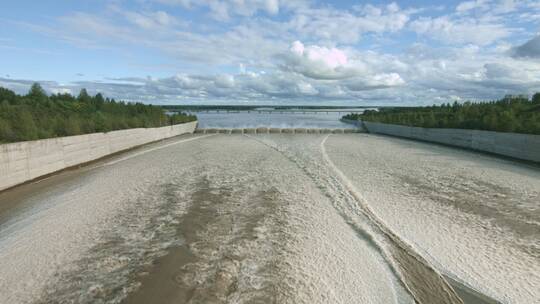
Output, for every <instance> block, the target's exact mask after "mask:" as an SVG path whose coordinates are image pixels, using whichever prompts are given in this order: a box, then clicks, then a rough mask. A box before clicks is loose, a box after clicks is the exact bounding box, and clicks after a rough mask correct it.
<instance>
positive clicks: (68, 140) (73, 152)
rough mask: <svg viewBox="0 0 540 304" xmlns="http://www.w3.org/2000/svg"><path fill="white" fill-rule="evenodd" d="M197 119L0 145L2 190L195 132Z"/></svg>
mask: <svg viewBox="0 0 540 304" xmlns="http://www.w3.org/2000/svg"><path fill="white" fill-rule="evenodd" d="M196 126H197V122H196V121H195V122H189V123H185V124H179V125H174V126H167V127H161V128H137V129H127V130H119V131H112V132H107V133H92V134H85V135H78V136H68V137H58V138H50V139H43V140H35V141H26V142H19V143H11V144H3V145H0V176H1V178H0V191H1V190H4V189H7V188H10V187H13V186H16V185H18V184H21V183H24V182H26V181H30V180H33V179H35V178H38V177H40V176H44V175H47V174H50V173H53V172H56V171H59V170H62V169H65V168H69V167H73V166H76V165H80V164H83V163H86V162H90V161H93V160H96V159H99V158H101V157H104V156H107V155H109V154H113V153H116V152H120V151H123V150H127V149H130V148H133V147H136V146H140V145H143V144H147V143H150V142H153V141H157V140H161V139H165V138H169V137H173V136H177V135H181V134H186V133H193V132H194V131H195V128H196Z"/></svg>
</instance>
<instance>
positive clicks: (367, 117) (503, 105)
mask: <svg viewBox="0 0 540 304" xmlns="http://www.w3.org/2000/svg"><path fill="white" fill-rule="evenodd" d="M343 118H345V119H351V120H363V121H370V122H380V123H388V124H396V125H405V126H413V127H423V128H455V129H474V130H487V131H498V132H514V133H527V134H540V93H536V94H535V95H534V96H533V97H532V99H528V98H527V97H524V96H507V97H505V98H503V99H501V100H497V101H490V102H479V103H472V102H465V103H458V102H454V104H449V103H448V104H442V105H439V106H437V105H434V106H428V107H407V108H404V107H396V108H383V109H379V111H373V110H367V111H365V112H364V113H362V114H348V115H345V116H344V117H343Z"/></svg>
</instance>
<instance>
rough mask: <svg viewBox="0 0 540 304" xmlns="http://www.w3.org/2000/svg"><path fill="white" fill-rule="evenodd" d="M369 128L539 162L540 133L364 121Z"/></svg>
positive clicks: (371, 131) (378, 131)
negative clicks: (440, 127) (421, 126)
mask: <svg viewBox="0 0 540 304" xmlns="http://www.w3.org/2000/svg"><path fill="white" fill-rule="evenodd" d="M364 125H365V127H366V129H367V130H368V132H370V133H376V134H385V135H392V136H399V137H404V138H412V139H418V140H423V141H429V142H435V143H441V144H446V145H450V146H456V147H462V148H467V149H472V150H478V151H483V152H489V153H494V154H499V155H503V156H508V157H513V158H517V159H522V160H528V161H534V162H540V135H532V134H517V133H502V132H492V131H481V130H463V129H431V128H417V127H407V126H400V125H391V124H381V123H374V122H364Z"/></svg>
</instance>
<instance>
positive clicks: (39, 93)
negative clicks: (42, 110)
mask: <svg viewBox="0 0 540 304" xmlns="http://www.w3.org/2000/svg"><path fill="white" fill-rule="evenodd" d="M26 96H27V97H29V98H31V99H33V100H35V101H37V102H44V101H46V100H47V93H46V92H45V90H43V88H42V87H41V85H39V83H37V82H36V83H34V84H33V85H32V87H30V91H29V92H28V95H26Z"/></svg>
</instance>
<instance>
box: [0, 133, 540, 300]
mask: <svg viewBox="0 0 540 304" xmlns="http://www.w3.org/2000/svg"><path fill="white" fill-rule="evenodd" d="M392 151H393V153H392ZM396 153H399V155H400V157H395V156H396V155H397V154H396ZM426 159H429V160H430V161H429V162H428V161H426ZM447 163H452V164H454V167H453V168H448V167H447ZM471 164H474V166H473V165H471ZM419 166H420V168H422V169H425V170H427V171H426V172H424V171H422V170H420V169H419ZM478 172H482V173H478ZM473 175H474V176H475V179H472V178H471V176H473ZM503 175H505V176H506V177H509V178H512V179H513V180H514V181H516V182H515V183H512V184H511V185H508V184H507V183H505V178H504V177H501V176H503ZM423 178H426V180H423ZM427 179H429V180H427ZM448 180H452V183H451V184H450V185H448V184H447V183H448V182H447V181H448ZM539 183H540V173H538V170H537V169H535V168H530V169H529V168H527V167H524V166H522V165H519V164H514V163H511V162H506V161H500V160H497V159H493V158H489V157H484V156H477V155H476V154H474V153H469V152H461V151H458V150H454V149H450V148H441V147H437V146H432V145H426V144H414V145H413V144H410V142H407V141H402V140H396V139H389V138H386V137H380V136H372V135H360V134H331V135H330V134H302V135H300V134H296V135H291V134H265V135H255V134H249V135H235V134H232V135H222V134H215V135H214V134H212V135H190V136H184V137H181V138H178V139H173V140H169V141H166V142H163V143H159V144H154V145H151V146H147V147H145V148H142V149H139V150H135V151H132V152H130V153H127V154H123V155H120V156H117V157H115V158H113V159H109V160H106V161H103V162H101V163H97V164H95V165H93V166H91V167H86V168H83V169H80V170H76V171H71V172H65V173H62V174H60V175H57V176H54V177H51V178H49V179H46V180H43V181H41V182H39V183H37V184H29V185H25V186H22V187H18V188H16V189H13V190H10V191H7V192H4V193H2V194H0V206H2V207H0V208H2V209H0V273H1V274H2V275H1V276H0V303H51V302H53V303H100V302H101V303H120V302H124V303H149V302H152V303H159V302H163V303H170V302H174V303H415V302H417V303H461V302H462V300H461V299H460V297H463V294H462V291H461V289H459V290H458V291H459V292H458V293H456V292H455V288H456V286H461V287H463V288H462V289H464V290H466V294H467V295H469V296H471V297H472V298H473V299H476V300H478V299H479V298H478V297H476V296H475V295H479V296H480V297H483V298H484V300H485V301H484V300H478V301H479V302H474V303H490V302H491V300H489V299H487V298H486V297H485V296H490V297H493V298H496V299H498V300H501V301H503V302H508V303H533V302H534V301H535V299H538V298H539V296H540V295H539V294H538V290H537V288H535V286H538V285H539V283H540V278H539V275H538V273H540V265H539V264H540V262H539V255H538V253H539V247H538V242H537V239H536V237H537V235H538V233H537V232H538V230H537V229H538V227H539V218H540V216H539V210H538V208H539V207H538V206H537V204H534V203H532V202H534V201H537V199H538V189H540V187H538V186H540V185H539ZM478 187H484V188H485V187H488V188H487V189H488V190H489V191H491V192H492V196H489V197H487V198H483V199H478V196H479V194H480V193H482V189H483V188H478ZM497 187H499V188H497ZM433 189H441V191H439V192H437V191H436V190H433ZM453 189H458V190H459V195H458V194H457V192H453V191H454V190H453ZM454 198H456V201H454ZM515 199H517V200H519V201H520V202H521V204H520V205H517V206H516V205H512V204H511V203H512V202H513V200H515ZM475 200H477V201H475ZM464 201H468V202H470V204H464V203H463V202H464ZM482 202H486V204H485V205H486V207H484V206H483V205H482ZM468 205H472V206H469V207H468V209H467V208H465V207H464V206H468ZM509 213H512V214H513V215H508V216H507V214H509ZM452 221H453V222H454V223H452ZM455 225H458V226H459V227H460V228H457V227H455ZM503 253H504V254H505V255H504V256H503V255H502V254H503ZM503 258H504V260H503ZM504 271H506V272H507V273H508V274H507V275H509V276H510V275H511V276H512V280H513V281H512V282H511V283H508V282H507V283H506V284H505V283H504V282H502V281H501V279H502V277H501V273H502V272H504ZM449 278H451V280H449ZM450 283H452V285H451V284H450ZM456 284H457V285H456ZM482 294H484V295H482ZM476 300H475V301H476ZM470 303H473V302H470Z"/></svg>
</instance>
